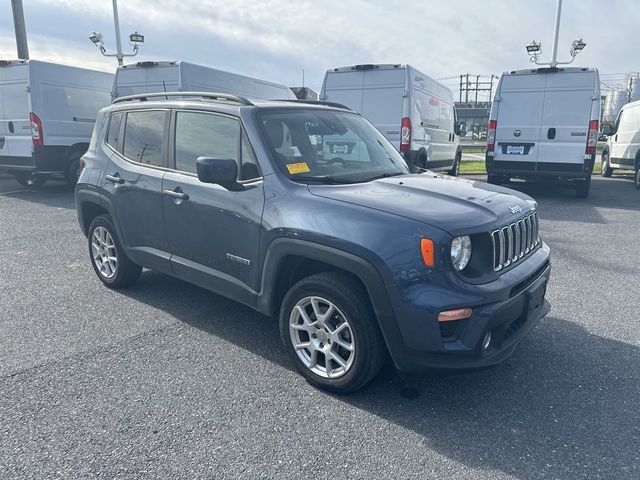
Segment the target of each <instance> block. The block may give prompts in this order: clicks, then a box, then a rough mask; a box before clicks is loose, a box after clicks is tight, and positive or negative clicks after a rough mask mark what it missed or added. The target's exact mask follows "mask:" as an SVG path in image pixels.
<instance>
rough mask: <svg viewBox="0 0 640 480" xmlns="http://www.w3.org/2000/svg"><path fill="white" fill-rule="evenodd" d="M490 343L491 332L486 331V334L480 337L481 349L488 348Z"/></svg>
mask: <svg viewBox="0 0 640 480" xmlns="http://www.w3.org/2000/svg"><path fill="white" fill-rule="evenodd" d="M490 345H491V332H487V334H486V335H485V336H484V338H483V339H482V350H488V349H489V346H490Z"/></svg>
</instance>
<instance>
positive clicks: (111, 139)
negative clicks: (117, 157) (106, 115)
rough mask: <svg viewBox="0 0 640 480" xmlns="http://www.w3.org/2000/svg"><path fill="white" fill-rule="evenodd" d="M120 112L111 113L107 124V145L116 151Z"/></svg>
mask: <svg viewBox="0 0 640 480" xmlns="http://www.w3.org/2000/svg"><path fill="white" fill-rule="evenodd" d="M123 116H124V115H123V113H122V112H118V113H113V114H112V115H111V121H110V122H109V132H108V133H107V143H108V144H109V145H111V146H112V147H113V149H114V150H118V144H119V143H118V142H119V140H120V126H121V125H122V117H123Z"/></svg>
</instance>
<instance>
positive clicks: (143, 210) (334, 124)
mask: <svg viewBox="0 0 640 480" xmlns="http://www.w3.org/2000/svg"><path fill="white" fill-rule="evenodd" d="M81 169H82V170H81V174H80V178H79V182H78V185H77V187H76V204H77V209H78V218H79V221H80V226H81V228H82V231H83V232H84V233H85V235H86V236H87V239H88V247H89V255H90V260H91V264H92V265H93V268H94V270H95V272H96V274H97V276H98V278H99V279H100V280H101V281H102V282H103V283H104V284H105V285H106V286H107V287H110V288H121V287H125V286H127V285H130V284H131V283H132V282H134V281H136V280H137V279H138V277H139V276H140V272H141V270H142V267H145V268H150V269H153V270H157V271H159V272H164V273H166V274H169V275H173V276H175V277H178V278H181V279H183V280H186V281H188V282H191V283H193V284H196V285H199V286H201V287H204V288H206V289H209V290H211V291H214V292H217V293H219V294H221V295H224V296H227V297H229V298H231V299H234V300H236V301H238V302H241V303H243V304H245V305H248V306H250V307H252V308H254V309H255V310H257V311H259V312H261V313H264V314H267V315H278V316H279V325H280V335H281V339H282V342H283V345H284V348H285V349H286V351H287V352H288V355H289V357H290V358H291V360H292V362H293V363H294V364H295V365H296V367H297V368H298V369H299V370H300V372H301V373H302V375H304V376H305V377H306V378H307V379H308V380H309V381H310V382H311V383H313V384H315V385H317V386H320V387H323V388H326V389H329V390H333V391H339V392H349V391H353V390H356V389H358V388H360V387H362V386H363V385H365V384H366V383H367V382H368V381H370V380H371V379H372V378H373V377H374V376H375V375H376V374H377V373H378V372H379V370H380V368H381V367H382V365H383V362H384V361H385V358H386V357H387V355H390V356H391V359H392V360H393V362H394V363H395V365H396V367H397V368H398V369H399V370H401V371H409V372H419V371H422V370H424V369H427V368H436V369H466V368H479V367H486V366H489V365H494V364H497V363H499V362H500V361H502V360H504V359H505V358H506V357H507V356H509V355H510V354H511V353H512V352H513V350H514V349H515V347H516V345H517V344H518V343H519V342H520V341H521V340H522V339H523V338H524V337H525V335H526V334H527V333H528V332H529V331H530V330H531V329H532V328H533V327H534V326H535V324H536V323H537V322H538V321H539V320H540V319H541V318H542V317H543V316H544V315H546V314H547V312H548V311H549V308H550V307H549V303H548V302H547V301H546V300H545V298H544V297H545V292H546V287H547V282H548V279H549V274H550V264H549V248H548V247H547V245H546V244H545V243H544V242H543V241H542V240H541V239H540V236H539V234H538V215H537V212H536V203H535V201H534V200H532V199H531V198H530V197H528V196H526V195H524V194H521V193H518V192H515V191H512V190H509V189H506V188H502V187H497V186H492V185H488V184H486V183H482V182H477V181H468V180H464V179H460V178H455V177H449V176H441V175H436V174H433V173H430V172H427V173H424V174H419V175H417V174H415V175H414V174H410V173H409V170H408V168H407V165H406V164H405V162H404V160H403V158H402V157H401V156H400V154H399V153H398V152H397V151H396V150H395V149H394V148H393V147H392V145H391V144H390V143H389V142H387V140H385V138H384V137H383V136H382V135H381V134H380V133H379V132H378V131H377V130H376V129H375V128H374V127H373V126H372V125H371V124H370V123H369V122H368V121H367V120H365V119H364V118H363V117H362V116H360V115H358V114H356V113H354V112H352V111H350V110H348V109H347V108H346V107H342V106H340V105H336V104H322V103H318V102H315V103H314V102H292V101H282V102H280V101H260V102H258V101H250V100H247V99H245V98H241V97H237V96H233V95H226V94H213V93H184V92H181V93H167V94H148V95H138V96H131V97H123V98H121V99H118V100H116V101H115V102H114V104H113V105H111V106H109V107H107V108H105V109H103V110H101V111H100V112H99V114H98V117H97V121H96V125H95V130H94V134H93V138H92V140H91V144H90V147H89V150H88V151H87V153H86V155H84V157H83V158H82V162H81Z"/></svg>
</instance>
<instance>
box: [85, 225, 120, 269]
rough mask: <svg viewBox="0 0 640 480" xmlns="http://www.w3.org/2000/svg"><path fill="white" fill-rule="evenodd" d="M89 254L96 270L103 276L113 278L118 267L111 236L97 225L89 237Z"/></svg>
mask: <svg viewBox="0 0 640 480" xmlns="http://www.w3.org/2000/svg"><path fill="white" fill-rule="evenodd" d="M91 254H92V256H93V263H94V264H95V266H96V268H97V270H98V272H100V275H102V276H103V277H105V278H113V276H114V275H115V274H116V271H117V268H118V256H117V252H116V246H115V243H114V241H113V237H112V236H111V234H110V233H109V231H108V230H107V229H106V228H104V227H97V228H96V229H95V230H94V231H93V235H92V237H91Z"/></svg>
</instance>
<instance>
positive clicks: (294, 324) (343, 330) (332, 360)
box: [289, 296, 356, 379]
mask: <svg viewBox="0 0 640 480" xmlns="http://www.w3.org/2000/svg"><path fill="white" fill-rule="evenodd" d="M289 335H290V338H291V344H292V345H293V348H294V349H295V352H296V354H297V355H298V358H299V359H300V360H301V361H302V363H303V364H304V365H305V366H306V367H307V368H308V369H309V370H311V371H312V372H313V373H315V374H316V375H318V376H320V377H323V378H331V379H334V378H338V377H341V376H343V375H345V374H346V373H347V372H348V371H349V369H350V368H351V366H352V365H353V360H354V358H355V347H356V345H355V339H354V336H353V332H352V330H351V325H350V324H349V321H348V319H347V317H346V316H345V315H344V314H343V313H342V312H341V311H340V309H339V308H338V307H337V306H336V305H334V304H333V303H332V302H330V301H329V300H327V299H325V298H322V297H317V296H309V297H304V298H303V299H301V300H300V301H299V302H298V303H296V305H295V306H294V307H293V309H292V311H291V315H290V317H289Z"/></svg>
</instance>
